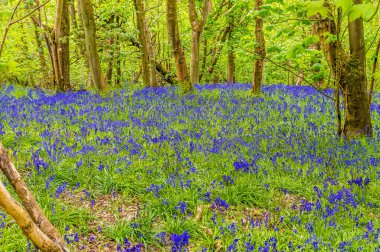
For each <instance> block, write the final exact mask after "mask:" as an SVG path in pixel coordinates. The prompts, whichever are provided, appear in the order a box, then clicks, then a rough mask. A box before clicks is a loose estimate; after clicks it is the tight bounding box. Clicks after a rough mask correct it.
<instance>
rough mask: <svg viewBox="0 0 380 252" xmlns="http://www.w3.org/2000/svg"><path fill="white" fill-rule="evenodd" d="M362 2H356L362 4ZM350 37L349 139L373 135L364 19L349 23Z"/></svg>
mask: <svg viewBox="0 0 380 252" xmlns="http://www.w3.org/2000/svg"><path fill="white" fill-rule="evenodd" d="M362 2H363V1H362V0H354V4H361V3H362ZM348 35H349V42H350V58H349V61H348V63H347V65H346V71H345V75H344V78H345V80H344V81H345V83H344V85H343V94H344V108H345V111H344V112H345V113H344V128H343V133H344V134H345V136H347V137H355V136H363V135H372V123H371V115H370V108H369V100H368V93H367V79H366V51H365V40H364V29H363V19H361V18H359V19H356V20H355V21H353V22H350V21H349V24H348Z"/></svg>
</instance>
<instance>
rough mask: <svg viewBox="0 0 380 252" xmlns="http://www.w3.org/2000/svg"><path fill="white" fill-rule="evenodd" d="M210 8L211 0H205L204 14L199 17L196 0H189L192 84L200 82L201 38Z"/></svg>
mask: <svg viewBox="0 0 380 252" xmlns="http://www.w3.org/2000/svg"><path fill="white" fill-rule="evenodd" d="M210 10H211V2H210V0H204V1H203V7H202V15H201V17H198V13H197V10H196V4H195V0H189V17H190V24H191V59H190V80H191V84H192V85H194V84H196V83H199V62H200V58H199V48H200V38H201V34H202V31H203V29H204V26H205V23H206V20H207V17H208V15H209V13H210Z"/></svg>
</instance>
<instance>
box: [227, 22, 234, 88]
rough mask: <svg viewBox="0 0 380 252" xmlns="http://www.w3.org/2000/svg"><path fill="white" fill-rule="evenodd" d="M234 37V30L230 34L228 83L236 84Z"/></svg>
mask: <svg viewBox="0 0 380 252" xmlns="http://www.w3.org/2000/svg"><path fill="white" fill-rule="evenodd" d="M230 25H233V23H230ZM231 38H232V30H231V31H230V33H229V34H228V42H229V43H228V62H227V64H228V65H227V83H228V84H234V83H235V52H234V48H233V47H234V46H233V42H232V41H231Z"/></svg>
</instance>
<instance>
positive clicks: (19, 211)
mask: <svg viewBox="0 0 380 252" xmlns="http://www.w3.org/2000/svg"><path fill="white" fill-rule="evenodd" d="M0 169H1V170H2V172H3V173H4V175H5V176H6V177H7V179H8V181H9V182H10V184H11V185H12V187H13V188H14V190H15V192H16V193H17V195H18V196H19V198H20V199H21V202H22V205H23V206H24V207H25V210H26V211H25V210H24V209H23V208H22V207H21V206H20V205H18V203H17V202H16V201H15V200H13V199H12V198H11V197H10V196H7V192H6V191H2V192H0V193H1V194H0V197H1V199H0V200H1V202H0V204H1V205H2V206H3V207H4V209H6V211H7V212H8V213H9V214H11V215H12V213H13V215H12V217H14V218H15V220H16V222H17V223H18V224H19V226H20V227H21V229H23V228H24V226H23V225H24V224H23V223H24V222H25V221H28V222H27V223H29V224H28V225H27V227H26V229H36V228H35V227H34V226H33V225H36V227H37V229H38V230H40V231H33V237H29V236H28V232H29V231H30V230H29V231H28V232H25V231H24V230H23V232H24V234H25V235H27V237H28V238H29V239H31V240H32V242H33V243H34V244H35V245H36V246H37V247H38V248H40V249H41V250H43V248H44V247H39V246H42V245H43V244H45V245H44V246H46V241H45V240H46V239H45V238H44V237H43V236H41V237H40V238H38V239H37V240H36V238H35V236H36V235H37V234H40V233H42V234H44V235H45V236H47V237H48V238H49V240H50V242H51V243H53V244H55V246H57V247H58V248H59V250H50V249H51V248H53V245H49V250H43V251H69V250H68V248H67V246H66V244H65V242H64V241H63V239H62V237H61V235H60V233H59V232H58V230H57V229H56V228H55V227H54V226H53V224H52V223H51V222H50V221H49V220H48V219H47V218H46V216H45V215H44V214H43V212H42V210H41V208H40V207H39V206H38V203H37V201H36V199H35V198H34V196H33V195H32V193H31V192H30V191H29V189H28V187H27V186H26V184H25V182H24V181H23V180H22V178H21V175H20V174H19V173H18V171H17V170H16V168H15V166H14V164H13V162H12V161H11V158H10V155H9V154H8V152H7V151H6V150H5V149H4V147H3V146H2V144H1V143H0ZM4 189H5V187H4ZM0 190H3V189H2V188H0ZM5 190H6V189H5ZM8 194H9V193H8ZM12 200H13V201H12ZM16 203H17V204H16ZM7 204H9V206H8V205H7ZM4 205H5V206H4ZM7 209H8V210H9V211H11V212H9V211H8V210H7ZM26 215H27V216H26ZM16 218H21V220H18V219H16ZM29 219H30V220H31V222H32V223H33V224H30V221H29ZM20 223H21V224H22V225H20ZM32 238H33V239H34V240H33V239H32ZM41 239H42V240H44V242H43V243H40V241H41ZM35 242H37V243H35Z"/></svg>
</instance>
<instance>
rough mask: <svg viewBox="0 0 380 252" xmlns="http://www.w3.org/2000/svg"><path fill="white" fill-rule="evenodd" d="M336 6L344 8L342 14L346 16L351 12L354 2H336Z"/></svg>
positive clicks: (348, 0) (347, 0)
mask: <svg viewBox="0 0 380 252" xmlns="http://www.w3.org/2000/svg"><path fill="white" fill-rule="evenodd" d="M335 5H336V7H340V8H342V13H343V15H345V16H346V15H348V14H349V12H350V11H351V8H352V5H353V2H352V0H335Z"/></svg>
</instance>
